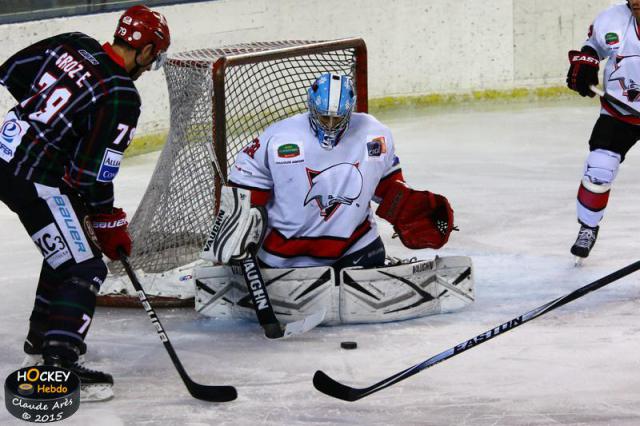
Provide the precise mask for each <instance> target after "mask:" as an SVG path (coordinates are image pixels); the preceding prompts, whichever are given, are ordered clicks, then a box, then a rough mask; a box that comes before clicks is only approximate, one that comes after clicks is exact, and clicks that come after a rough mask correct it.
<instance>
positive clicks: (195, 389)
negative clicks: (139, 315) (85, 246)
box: [118, 248, 238, 402]
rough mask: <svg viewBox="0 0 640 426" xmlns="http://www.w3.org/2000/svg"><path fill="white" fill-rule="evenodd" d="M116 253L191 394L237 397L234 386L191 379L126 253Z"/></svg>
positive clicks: (213, 399)
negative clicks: (206, 383) (208, 384)
mask: <svg viewBox="0 0 640 426" xmlns="http://www.w3.org/2000/svg"><path fill="white" fill-rule="evenodd" d="M118 254H119V255H120V261H121V262H122V265H123V266H124V269H125V271H127V275H128V276H129V279H130V280H131V284H133V287H134V288H135V289H136V292H137V293H138V297H139V298H140V303H142V307H143V308H144V310H145V311H146V312H147V314H148V315H149V318H150V319H151V322H152V323H153V325H154V326H155V327H156V330H157V332H158V335H159V336H160V340H162V343H163V344H164V347H165V349H166V350H167V352H169V356H170V357H171V361H173V365H174V366H175V367H176V370H178V373H179V374H180V377H181V378H182V381H183V382H184V384H185V385H186V386H187V389H188V390H189V393H190V394H191V396H193V397H194V398H197V399H201V400H203V401H211V402H226V401H233V400H234V399H236V398H237V397H238V393H237V392H236V388H234V387H233V386H207V385H201V384H199V383H196V382H194V381H193V380H191V378H190V377H189V375H188V374H187V372H186V371H185V369H184V367H183V366H182V363H181V362H180V359H179V358H178V355H177V354H176V351H175V350H174V349H173V346H172V345H171V342H170V341H169V336H167V333H166V332H165V331H164V328H163V327H162V324H161V323H160V319H159V318H158V315H156V312H155V311H154V310H153V307H152V306H151V304H150V303H149V300H148V298H147V294H146V293H145V292H144V289H143V288H142V285H141V284H140V281H138V277H137V276H136V274H135V272H134V271H133V268H132V267H131V264H130V263H129V259H128V257H127V255H126V254H125V253H124V251H123V250H122V248H119V249H118Z"/></svg>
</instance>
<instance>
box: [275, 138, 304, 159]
mask: <svg viewBox="0 0 640 426" xmlns="http://www.w3.org/2000/svg"><path fill="white" fill-rule="evenodd" d="M274 158H275V160H274V163H275V164H297V163H302V162H303V161H304V149H303V148H302V144H301V143H291V142H288V143H282V144H280V145H275V156H274Z"/></svg>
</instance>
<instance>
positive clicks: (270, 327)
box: [240, 246, 327, 339]
mask: <svg viewBox="0 0 640 426" xmlns="http://www.w3.org/2000/svg"><path fill="white" fill-rule="evenodd" d="M255 250H256V247H255V246H251V247H250V248H249V256H248V257H247V258H246V259H244V260H242V261H240V269H242V275H243V276H244V280H245V282H246V283H247V290H248V291H249V295H250V296H251V301H252V302H253V309H254V310H255V312H256V316H257V317H258V322H259V323H260V325H261V326H262V328H263V329H264V335H265V336H266V337H267V338H269V339H279V338H281V337H290V336H293V335H296V334H302V333H306V332H307V331H309V330H311V329H312V328H315V327H316V326H317V325H318V324H320V323H321V322H322V321H323V320H324V317H325V315H326V313H327V311H326V310H321V311H319V312H315V313H313V314H311V315H309V316H307V317H305V318H304V319H302V320H299V321H294V322H290V323H287V324H285V325H284V326H282V324H281V323H280V321H278V318H277V317H276V314H275V312H274V310H273V305H272V304H271V300H270V299H269V294H268V293H267V286H266V284H265V282H264V279H263V278H262V273H261V272H260V267H259V266H258V261H257V260H256V256H255Z"/></svg>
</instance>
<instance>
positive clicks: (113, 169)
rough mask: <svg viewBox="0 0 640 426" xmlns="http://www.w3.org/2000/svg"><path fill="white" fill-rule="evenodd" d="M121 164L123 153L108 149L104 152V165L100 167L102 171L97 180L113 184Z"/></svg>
mask: <svg viewBox="0 0 640 426" xmlns="http://www.w3.org/2000/svg"><path fill="white" fill-rule="evenodd" d="M121 162H122V153H121V152H118V151H116V150H113V149H110V148H107V149H106V151H105V152H104V157H102V164H101V165H100V171H99V172H98V178H97V179H96V180H97V181H98V182H111V181H112V180H113V178H115V177H116V175H117V174H118V170H120V163H121Z"/></svg>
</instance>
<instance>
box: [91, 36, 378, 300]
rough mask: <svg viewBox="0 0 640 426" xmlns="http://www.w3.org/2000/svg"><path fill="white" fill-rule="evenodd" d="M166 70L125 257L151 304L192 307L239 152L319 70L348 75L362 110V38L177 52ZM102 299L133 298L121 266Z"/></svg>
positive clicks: (301, 102)
mask: <svg viewBox="0 0 640 426" xmlns="http://www.w3.org/2000/svg"><path fill="white" fill-rule="evenodd" d="M164 71H165V74H166V79H167V86H168V90H169V102H170V110H171V123H170V130H169V135H168V138H167V141H166V143H165V145H164V148H163V149H162V152H161V153H160V157H159V159H158V162H157V164H156V167H155V170H154V172H153V175H152V177H151V181H150V183H149V186H148V187H147V190H146V192H145V194H144V196H143V198H142V201H141V202H140V204H139V206H138V208H137V210H136V212H135V214H134V216H133V218H132V219H131V223H130V232H131V235H132V238H133V241H134V247H133V252H132V254H131V257H130V261H131V263H132V265H133V267H134V269H135V270H136V271H137V273H138V275H139V278H140V279H141V282H142V284H143V286H144V287H145V291H147V293H148V294H149V295H151V296H155V302H156V305H158V304H163V303H168V304H169V305H174V306H176V305H181V304H183V303H182V302H184V303H187V304H188V303H189V302H191V303H192V299H193V294H194V290H193V283H192V280H191V269H192V268H193V266H194V265H195V264H197V263H198V262H199V261H198V254H199V252H200V250H201V248H202V245H203V243H204V240H205V238H206V236H207V234H208V233H209V231H210V229H211V225H212V223H213V218H214V214H215V211H216V201H217V194H218V193H219V190H220V185H221V184H222V182H224V181H225V180H226V176H227V173H228V171H229V168H230V167H231V166H232V165H233V162H234V159H235V157H236V155H237V154H238V152H239V150H240V149H241V148H242V147H244V146H245V145H247V144H248V143H249V142H251V141H252V140H253V139H254V138H256V137H257V136H258V135H259V134H260V133H261V132H262V131H263V130H264V129H265V128H266V127H267V126H269V125H270V124H272V123H274V122H276V121H278V120H281V119H284V118H286V117H289V116H291V115H293V114H296V113H299V112H303V111H305V110H306V109H307V106H306V98H307V89H308V87H309V86H310V85H311V83H312V82H313V81H314V80H315V78H316V77H317V76H318V75H319V74H321V73H324V72H334V73H340V74H347V75H350V76H351V77H352V78H353V80H354V83H355V87H356V91H357V105H356V110H357V111H361V112H366V111H367V55H366V46H365V43H364V41H363V40H362V39H342V40H332V41H300V40H290V41H279V42H263V43H246V44H237V45H232V46H225V47H221V48H214V49H199V50H194V51H189V52H183V53H178V54H173V55H171V56H170V57H169V60H168V61H167V63H166V64H165V67H164ZM109 269H110V272H111V275H110V279H108V280H107V281H106V282H105V284H104V285H103V288H102V289H101V297H99V302H100V303H101V304H103V305H116V306H124V305H129V304H133V303H135V300H133V299H132V295H134V294H135V293H134V292H133V288H132V287H130V284H129V282H128V279H127V278H126V276H125V273H124V270H123V269H122V267H121V265H120V264H119V262H113V263H111V264H110V265H109Z"/></svg>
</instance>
